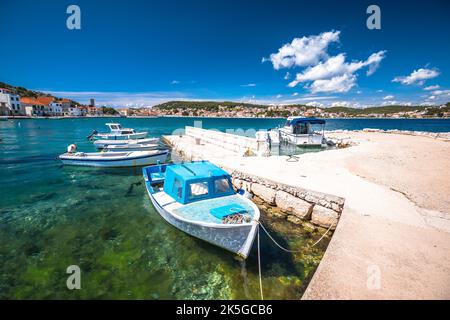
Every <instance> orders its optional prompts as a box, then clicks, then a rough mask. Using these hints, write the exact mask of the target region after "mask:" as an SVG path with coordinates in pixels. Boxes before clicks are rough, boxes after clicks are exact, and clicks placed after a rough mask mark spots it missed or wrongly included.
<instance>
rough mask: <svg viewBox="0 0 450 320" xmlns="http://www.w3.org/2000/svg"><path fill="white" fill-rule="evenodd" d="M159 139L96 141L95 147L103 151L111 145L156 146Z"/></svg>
mask: <svg viewBox="0 0 450 320" xmlns="http://www.w3.org/2000/svg"><path fill="white" fill-rule="evenodd" d="M158 141H159V138H144V139H128V140H103V139H102V140H96V141H94V146H95V147H96V148H97V149H103V148H106V147H108V146H111V145H115V146H118V145H127V144H130V143H139V144H156V143H158Z"/></svg>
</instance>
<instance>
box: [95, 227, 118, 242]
mask: <svg viewBox="0 0 450 320" xmlns="http://www.w3.org/2000/svg"><path fill="white" fill-rule="evenodd" d="M100 236H101V238H102V239H103V240H115V239H117V237H118V236H119V231H117V230H115V229H109V228H108V229H105V228H104V229H101V230H100Z"/></svg>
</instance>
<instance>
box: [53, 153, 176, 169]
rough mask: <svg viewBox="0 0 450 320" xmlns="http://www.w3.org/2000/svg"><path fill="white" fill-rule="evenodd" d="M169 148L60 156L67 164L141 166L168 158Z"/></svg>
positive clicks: (105, 166)
mask: <svg viewBox="0 0 450 320" xmlns="http://www.w3.org/2000/svg"><path fill="white" fill-rule="evenodd" d="M168 154H169V150H153V151H132V152H90V153H84V152H67V153H64V154H62V155H60V156H59V159H60V160H61V161H62V163H63V164H65V165H73V166H89V167H103V168H113V167H140V166H148V165H151V164H155V163H158V162H164V161H166V159H167V156H168Z"/></svg>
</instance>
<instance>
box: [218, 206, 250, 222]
mask: <svg viewBox="0 0 450 320" xmlns="http://www.w3.org/2000/svg"><path fill="white" fill-rule="evenodd" d="M246 212H247V209H245V208H244V207H241V206H240V205H237V204H229V205H226V206H223V207H218V208H214V209H211V210H210V213H211V214H212V215H213V216H214V217H216V218H217V219H222V218H225V217H226V216H229V215H232V214H236V213H246Z"/></svg>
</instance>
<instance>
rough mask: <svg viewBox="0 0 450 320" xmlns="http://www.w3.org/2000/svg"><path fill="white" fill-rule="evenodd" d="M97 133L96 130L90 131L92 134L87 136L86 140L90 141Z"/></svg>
mask: <svg viewBox="0 0 450 320" xmlns="http://www.w3.org/2000/svg"><path fill="white" fill-rule="evenodd" d="M97 133H98V132H97V130H94V131H92V133H91V134H90V135H88V136H87V139H88V140H92V137H93V136H95V135H96V134H97Z"/></svg>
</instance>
